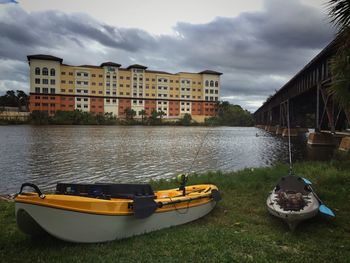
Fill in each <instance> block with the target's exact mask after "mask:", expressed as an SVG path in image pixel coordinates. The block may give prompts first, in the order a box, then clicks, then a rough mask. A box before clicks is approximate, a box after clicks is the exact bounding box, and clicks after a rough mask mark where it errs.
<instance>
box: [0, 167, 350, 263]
mask: <svg viewBox="0 0 350 263" xmlns="http://www.w3.org/2000/svg"><path fill="white" fill-rule="evenodd" d="M287 172H288V167H287V166H286V165H282V164H277V165H275V166H273V167H271V168H252V169H244V170H241V171H237V172H230V173H222V172H220V171H218V172H208V173H204V174H200V175H191V176H190V180H189V184H200V183H213V184H216V185H217V186H218V187H219V189H220V191H221V192H222V195H223V200H222V201H221V202H219V203H218V204H217V207H216V208H215V209H214V210H213V211H212V212H211V213H210V214H209V215H207V216H205V217H204V218H202V219H199V220H197V221H195V222H192V223H189V224H186V225H182V226H178V227H173V228H169V229H164V230H160V231H156V232H152V233H149V234H145V235H142V236H137V237H133V238H129V239H125V240H120V241H114V242H109V243H104V244H92V245H81V244H71V243H66V242H63V241H60V240H57V239H55V238H52V237H50V236H46V237H43V238H41V239H31V238H29V237H27V236H25V235H24V234H22V233H20V232H19V230H18V229H17V226H16V222H15V217H14V203H13V202H0V211H1V214H0V226H1V228H0V256H1V258H2V259H4V260H5V262H7V261H13V260H14V261H23V260H27V261H32V260H34V261H46V260H47V259H50V260H49V261H50V262H62V261H67V262H68V261H69V262H83V261H88V262H89V261H97V262H102V261H103V262H115V261H119V262H140V261H143V262H155V261H166V262H179V261H196V262H204V261H206V262H208V261H209V262H227V261H231V262H276V261H284V262H325V261H332V262H334V261H337V262H345V261H346V260H347V259H348V258H349V257H350V249H349V248H350V222H349V220H348V218H349V216H350V208H349V207H350V206H349V205H348V202H349V201H350V200H348V197H349V189H350V176H349V174H350V162H349V161H330V162H327V163H321V162H302V163H297V164H296V165H295V172H296V174H298V175H303V176H304V177H306V178H308V179H309V180H311V181H312V182H313V185H314V189H315V191H317V193H318V195H319V196H320V197H321V198H322V199H323V201H324V202H325V203H326V204H327V205H328V206H329V207H331V208H332V209H333V210H334V211H335V213H336V215H337V217H336V219H335V220H331V219H329V218H326V217H324V216H322V215H318V216H317V217H315V218H313V219H311V220H308V221H306V222H303V223H302V224H301V225H300V226H299V227H298V229H297V231H296V232H295V233H291V232H289V231H288V227H287V226H286V224H285V223H284V222H282V221H281V220H279V219H277V218H274V217H272V216H270V215H269V214H268V212H267V210H266V206H265V201H266V197H267V194H268V192H269V191H271V190H272V188H273V187H274V185H275V183H276V182H277V180H278V178H279V177H281V176H284V175H286V174H287ZM151 184H152V186H153V187H154V189H166V188H172V187H176V186H178V184H177V183H176V182H175V180H171V181H166V180H159V181H151ZM335 189H336V190H337V191H335Z"/></svg>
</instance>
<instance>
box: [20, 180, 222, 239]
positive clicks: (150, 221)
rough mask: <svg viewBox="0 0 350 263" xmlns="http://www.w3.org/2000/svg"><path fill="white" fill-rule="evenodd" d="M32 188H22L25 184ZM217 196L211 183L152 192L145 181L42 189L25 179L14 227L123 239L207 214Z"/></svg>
mask: <svg viewBox="0 0 350 263" xmlns="http://www.w3.org/2000/svg"><path fill="white" fill-rule="evenodd" d="M28 186H29V187H32V188H33V189H34V190H35V192H29V193H28V192H23V189H24V188H25V187H28ZM220 199H221V197H220V193H219V191H218V188H217V187H216V186H215V185H211V184H203V185H192V186H186V187H183V188H182V189H181V187H180V189H179V188H177V189H169V190H161V191H156V192H153V189H152V187H151V186H150V185H148V184H63V183H59V184H57V186H56V192H55V193H54V194H43V193H42V192H41V191H40V189H39V188H38V187H37V186H36V185H34V184H30V183H25V184H23V185H22V187H21V190H20V192H19V194H17V196H16V198H15V210H16V220H17V225H18V227H19V229H20V230H21V231H22V232H24V233H26V234H29V235H32V236H34V235H40V234H43V233H45V232H46V233H49V234H50V235H52V236H54V237H56V238H58V239H62V240H65V241H70V242H78V243H96V242H106V241H112V240H116V239H123V238H127V237H131V236H135V235H140V234H144V233H147V232H151V231H155V230H159V229H163V228H168V227H171V226H176V225H181V224H185V223H188V222H191V221H193V220H196V219H198V218H201V217H203V216H205V215H206V214H208V213H209V212H210V211H211V210H212V209H213V208H214V207H215V204H216V202H218V201H219V200H220Z"/></svg>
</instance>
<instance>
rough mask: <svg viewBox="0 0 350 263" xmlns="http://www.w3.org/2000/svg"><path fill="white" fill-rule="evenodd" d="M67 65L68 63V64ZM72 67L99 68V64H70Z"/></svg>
mask: <svg viewBox="0 0 350 263" xmlns="http://www.w3.org/2000/svg"><path fill="white" fill-rule="evenodd" d="M68 66H69V65H68ZM72 67H82V68H99V69H100V68H101V67H100V66H95V65H80V66H72Z"/></svg>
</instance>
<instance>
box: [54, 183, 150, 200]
mask: <svg viewBox="0 0 350 263" xmlns="http://www.w3.org/2000/svg"><path fill="white" fill-rule="evenodd" d="M56 194H63V195H78V196H86V197H93V198H104V199H110V198H123V199H134V197H135V196H143V197H152V198H155V195H154V192H153V189H152V187H151V185H149V184H106V183H96V184H71V183H58V184H57V185H56Z"/></svg>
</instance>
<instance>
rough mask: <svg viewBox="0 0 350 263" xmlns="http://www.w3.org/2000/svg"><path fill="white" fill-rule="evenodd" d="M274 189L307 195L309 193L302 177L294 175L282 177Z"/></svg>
mask: <svg viewBox="0 0 350 263" xmlns="http://www.w3.org/2000/svg"><path fill="white" fill-rule="evenodd" d="M276 191H283V192H295V193H301V194H302V195H308V194H309V193H310V190H309V189H308V187H307V185H306V184H305V182H304V180H303V178H301V177H299V176H294V175H287V176H284V177H282V178H281V180H280V181H279V182H278V183H277V185H276Z"/></svg>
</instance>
